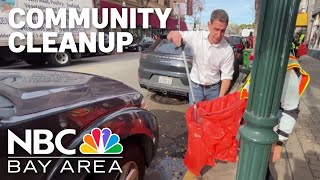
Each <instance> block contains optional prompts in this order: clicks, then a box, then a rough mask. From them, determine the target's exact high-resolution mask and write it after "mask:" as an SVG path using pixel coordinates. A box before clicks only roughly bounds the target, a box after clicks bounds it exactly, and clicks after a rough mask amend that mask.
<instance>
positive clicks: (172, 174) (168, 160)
mask: <svg viewBox="0 0 320 180" xmlns="http://www.w3.org/2000/svg"><path fill="white" fill-rule="evenodd" d="M151 112H152V114H154V115H155V116H156V117H157V120H158V123H159V131H160V133H159V135H160V138H159V147H158V150H157V155H156V157H155V159H154V161H153V162H152V163H151V165H150V168H149V169H148V170H147V173H146V178H145V179H146V180H149V179H155V180H156V179H159V180H172V179H182V178H183V176H184V174H185V172H186V168H185V166H184V163H183V159H184V155H185V152H186V148H187V137H188V133H187V128H186V123H185V117H184V115H185V114H184V113H182V112H177V111H170V110H160V109H154V110H151Z"/></svg>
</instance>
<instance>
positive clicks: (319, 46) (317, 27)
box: [308, 0, 320, 60]
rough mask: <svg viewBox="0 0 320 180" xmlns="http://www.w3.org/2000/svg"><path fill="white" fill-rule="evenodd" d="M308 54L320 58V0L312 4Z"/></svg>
mask: <svg viewBox="0 0 320 180" xmlns="http://www.w3.org/2000/svg"><path fill="white" fill-rule="evenodd" d="M311 12H312V18H311V21H310V34H309V37H308V38H309V43H308V55H309V56H312V57H314V58H317V59H319V60H320V1H319V0H315V1H314V4H313V6H312V10H311Z"/></svg>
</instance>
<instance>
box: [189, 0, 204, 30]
mask: <svg viewBox="0 0 320 180" xmlns="http://www.w3.org/2000/svg"><path fill="white" fill-rule="evenodd" d="M204 4H205V0H193V4H192V9H193V14H192V15H191V16H190V18H191V19H192V21H193V28H194V29H196V28H197V23H199V20H200V23H201V13H202V11H203V10H204Z"/></svg>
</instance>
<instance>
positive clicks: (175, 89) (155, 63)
mask: <svg viewBox="0 0 320 180" xmlns="http://www.w3.org/2000/svg"><path fill="white" fill-rule="evenodd" d="M185 54H186V58H187V64H188V68H189V72H191V67H192V59H193V55H192V50H191V48H190V47H188V46H186V47H185ZM234 66H235V68H234V69H235V73H234V75H233V79H234V80H233V82H234V81H235V80H236V79H237V78H238V76H239V63H238V62H237V61H236V60H235V62H234ZM138 76H139V83H140V86H141V87H142V88H145V89H147V90H149V91H152V92H160V93H164V94H175V95H182V96H187V95H188V93H189V83H188V77H187V73H186V69H185V65H184V61H183V58H182V49H181V48H176V46H175V45H174V44H173V43H172V42H170V41H168V40H167V39H166V36H162V37H161V39H159V40H158V41H156V42H155V43H154V45H152V47H150V49H148V50H146V51H144V52H142V53H141V56H140V65H139V70H138Z"/></svg>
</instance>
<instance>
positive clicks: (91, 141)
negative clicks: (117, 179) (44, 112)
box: [7, 128, 123, 174]
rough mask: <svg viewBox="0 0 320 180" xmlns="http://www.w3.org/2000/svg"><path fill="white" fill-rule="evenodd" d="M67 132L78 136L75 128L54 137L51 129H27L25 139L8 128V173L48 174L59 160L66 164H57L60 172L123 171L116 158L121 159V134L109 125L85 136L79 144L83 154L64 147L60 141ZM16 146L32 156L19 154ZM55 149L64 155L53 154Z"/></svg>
mask: <svg viewBox="0 0 320 180" xmlns="http://www.w3.org/2000/svg"><path fill="white" fill-rule="evenodd" d="M65 135H76V130H74V129H64V130H62V131H60V132H59V133H58V134H57V135H56V136H55V137H54V135H53V133H52V132H51V131H50V130H48V129H26V130H25V136H24V137H25V139H20V137H18V136H17V135H16V134H14V133H13V132H12V131H10V130H9V129H8V166H7V169H8V171H7V172H8V174H17V173H30V172H31V173H36V174H37V173H43V174H46V173H48V169H51V168H52V167H53V166H57V165H56V164H55V163H54V162H53V161H56V159H63V163H61V164H60V165H59V167H58V168H59V173H83V172H84V171H85V172H87V173H111V172H112V171H117V172H120V173H122V170H121V168H120V165H119V163H118V161H117V159H121V158H122V157H121V156H120V154H121V153H122V151H123V146H122V145H121V144H120V137H119V135H117V134H115V133H112V131H111V130H110V129H109V128H103V129H99V128H94V129H92V130H91V132H90V134H85V135H84V136H83V137H82V140H83V143H82V144H81V145H80V147H79V151H80V153H81V154H82V156H75V155H76V149H68V148H66V147H64V146H63V143H62V142H61V141H62V138H63V137H64V136H65ZM17 145H19V146H20V148H22V149H23V150H25V151H26V152H27V153H28V154H29V155H28V156H24V157H23V156H21V155H20V154H19V155H18V154H17V153H16V152H18V151H15V147H16V146H17ZM65 146H67V145H65ZM54 150H58V151H59V152H60V154H62V156H61V155H59V156H52V155H51V153H53V152H54ZM20 151H21V150H20ZM20 151H19V152H20ZM23 154H26V153H25V152H24V153H23ZM94 155H99V156H94ZM20 161H22V162H23V163H20ZM26 161H27V163H26ZM51 162H52V163H51ZM71 162H72V163H71ZM74 162H76V163H74ZM111 162H112V163H111ZM107 166H108V167H107ZM55 168H56V167H55Z"/></svg>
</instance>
